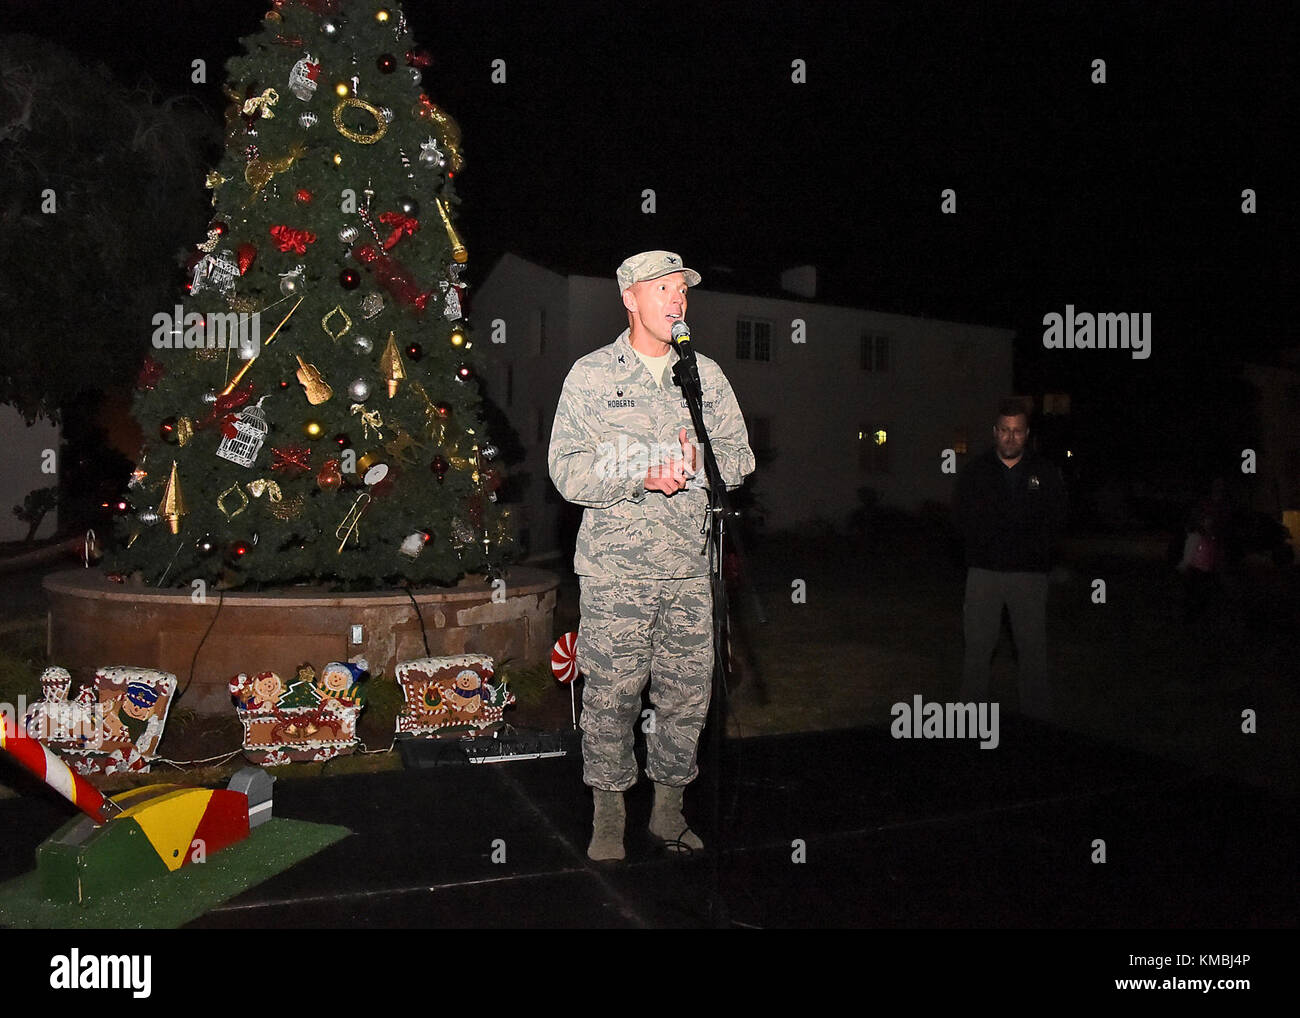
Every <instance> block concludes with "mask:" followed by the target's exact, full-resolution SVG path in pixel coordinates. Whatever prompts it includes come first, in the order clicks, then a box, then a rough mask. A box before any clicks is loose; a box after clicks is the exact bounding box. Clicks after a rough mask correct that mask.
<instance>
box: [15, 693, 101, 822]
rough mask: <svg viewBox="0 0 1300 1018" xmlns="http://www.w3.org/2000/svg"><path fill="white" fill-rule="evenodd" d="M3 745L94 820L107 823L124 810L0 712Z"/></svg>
mask: <svg viewBox="0 0 1300 1018" xmlns="http://www.w3.org/2000/svg"><path fill="white" fill-rule="evenodd" d="M0 749H3V750H5V751H7V752H8V753H9V754H10V755H12V756H13V757H14V759H16V760H17V761H18V762H19V763H20V764H22V765H23V766H24V767H26V768H27V769H28V770H29V771H31V772H32V773H33V774H35V775H36V776H37V777H38V778H40V779H41V780H42V781H44V782H45V783H46V784H47V785H49V786H50V787H51V788H52V789H54V790H55V791H56V792H58V793H59V794H60V795H61V796H63V797H64V798H65V799H67V800H68V801H69V802H70V803H72V804H73V805H74V806H76V807H77V809H79V810H81V812H83V813H85V814H86V816H88V817H90V819H91V820H93V821H95V823H97V824H102V823H105V822H106V821H107V820H108V819H109V818H110V817H112V816H114V815H115V814H117V813H120V812H121V811H122V807H120V806H119V805H118V804H117V803H115V802H114V801H113V800H112V799H110V798H108V797H107V796H105V795H104V794H103V793H102V792H101V791H100V790H99V789H97V788H96V787H95V786H94V785H92V784H91V783H90V782H89V781H87V780H86V779H85V778H83V777H82V776H81V775H80V774H74V773H73V772H72V771H71V770H69V769H68V765H67V764H65V763H64V762H63V761H62V760H60V759H59V757H58V756H57V755H56V754H55V753H54V752H53V751H51V750H50V749H49V748H48V747H46V746H45V745H44V744H42V743H41V742H38V741H37V740H36V739H33V738H31V737H29V736H27V735H25V734H22V733H19V734H17V735H15V734H14V732H13V730H12V729H10V727H9V718H8V717H7V716H0Z"/></svg>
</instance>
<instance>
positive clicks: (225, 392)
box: [213, 297, 328, 398]
mask: <svg viewBox="0 0 1300 1018" xmlns="http://www.w3.org/2000/svg"><path fill="white" fill-rule="evenodd" d="M304 299H305V298H304V297H299V298H298V301H297V303H295V304H294V306H293V307H291V308H290V309H289V313H288V314H287V315H285V316H284V317H283V318H281V319H280V324H279V325H277V326H276V327H275V328H274V329H272V330H271V334H270V335H269V336H267V337H266V339H264V340H262V346H263V347H264V348H265V347H268V346H270V345H271V340H273V339H275V336H276V333H278V332H279V331H280V330H281V329H282V328H283V327H284V323H285V322H287V321H288V320H289V319H290V318H292V317H293V313H294V312H295V311H297V310H298V304H301V303H302V302H303V300H304ZM215 352H216V351H213V353H214V354H215ZM257 361H258V358H256V357H254V358H253V359H252V360H251V361H245V362H244V366H243V367H242V368H240V369H239V373H238V374H237V375H235V377H234V378H232V379H231V380H230V381H229V382H227V383H226V387H225V388H224V389H222V390H221V395H223V396H229V395H230V394H231V393H232V392H234V391H235V386H236V385H238V384H239V380H240V379H241V378H243V377H244V375H245V374H247V373H248V369H249V368H251V367H252V366H253V365H254V364H256V363H257ZM326 398H328V397H326Z"/></svg>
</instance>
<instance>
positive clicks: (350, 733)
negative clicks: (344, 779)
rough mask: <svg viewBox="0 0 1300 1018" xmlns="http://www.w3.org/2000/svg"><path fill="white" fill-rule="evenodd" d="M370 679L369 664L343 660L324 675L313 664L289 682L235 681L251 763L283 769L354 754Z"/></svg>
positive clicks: (266, 678)
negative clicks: (363, 687) (365, 681)
mask: <svg viewBox="0 0 1300 1018" xmlns="http://www.w3.org/2000/svg"><path fill="white" fill-rule="evenodd" d="M365 676H366V669H365V663H364V662H360V663H351V662H341V661H331V662H330V663H329V664H327V665H326V666H325V667H324V668H322V669H321V672H320V675H319V676H318V675H317V674H316V672H315V669H313V668H312V666H311V665H309V664H304V665H300V666H299V667H298V673H297V675H296V676H295V678H294V679H293V680H292V681H291V682H287V683H286V682H285V681H284V680H283V679H282V678H280V676H279V675H277V674H276V673H275V672H258V673H257V674H255V675H252V676H250V675H247V674H244V673H243V672H241V673H240V674H239V675H237V676H235V678H233V679H231V680H230V693H231V696H232V697H233V698H234V702H235V709H236V712H237V713H238V716H239V720H240V722H241V723H242V724H243V726H244V756H245V758H246V759H248V760H249V761H250V762H251V763H256V764H260V765H261V766H263V767H279V766H282V765H284V764H289V763H305V762H309V761H315V762H323V761H325V760H330V759H332V758H334V757H336V756H346V755H348V754H350V753H352V752H354V751H355V749H356V747H357V744H358V739H357V717H358V716H359V715H360V713H361V710H362V708H363V707H364V706H365V695H364V693H363V692H362V690H361V688H360V686H359V682H360V681H361V680H362V679H364V678H365Z"/></svg>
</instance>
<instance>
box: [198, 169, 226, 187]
mask: <svg viewBox="0 0 1300 1018" xmlns="http://www.w3.org/2000/svg"><path fill="white" fill-rule="evenodd" d="M227 179H229V178H227V177H223V176H222V175H221V174H220V173H218V172H217V171H216V170H208V175H207V176H206V177H204V178H203V186H204V187H206V188H208V189H209V190H212V191H215V190H216V189H217V188H219V187H220V186H221V185H222V184H224V183H225V182H226V180H227Z"/></svg>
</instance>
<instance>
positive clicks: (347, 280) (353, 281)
mask: <svg viewBox="0 0 1300 1018" xmlns="http://www.w3.org/2000/svg"><path fill="white" fill-rule="evenodd" d="M360 285H361V274H360V273H358V272H354V271H353V270H352V269H344V270H343V271H342V272H340V273H339V286H341V287H343V289H345V290H355V289H356V288H357V287H358V286H360Z"/></svg>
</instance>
